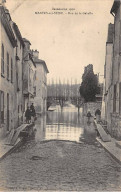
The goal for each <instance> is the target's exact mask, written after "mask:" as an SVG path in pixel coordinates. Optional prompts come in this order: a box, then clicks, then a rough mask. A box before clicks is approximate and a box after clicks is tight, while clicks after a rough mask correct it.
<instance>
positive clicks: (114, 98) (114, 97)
mask: <svg viewBox="0 0 121 195" xmlns="http://www.w3.org/2000/svg"><path fill="white" fill-rule="evenodd" d="M113 112H116V85H114V94H113Z"/></svg>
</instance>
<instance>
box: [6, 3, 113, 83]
mask: <svg viewBox="0 0 121 195" xmlns="http://www.w3.org/2000/svg"><path fill="white" fill-rule="evenodd" d="M113 2H114V0H6V7H7V8H8V9H9V12H10V14H11V17H12V20H13V21H14V22H15V23H16V24H17V25H18V27H19V29H20V32H21V34H22V37H24V38H27V39H28V40H29V41H30V42H31V49H37V50H38V51H39V58H40V59H42V60H44V61H45V62H46V64H47V67H48V69H49V74H48V75H47V76H48V81H50V80H52V78H53V79H54V80H59V79H60V80H61V81H63V80H65V81H66V80H69V81H70V80H72V82H75V80H77V83H81V77H82V74H83V72H84V67H85V66H87V65H88V64H93V69H94V73H95V74H97V73H99V75H100V82H102V81H103V75H104V64H105V51H106V39H107V32H108V24H109V23H114V18H113V16H112V15H111V14H110V10H111V7H112V5H113ZM59 8H61V9H66V10H62V11H60V12H63V14H48V13H49V12H51V13H52V12H54V10H53V9H59ZM70 9H71V10H70ZM72 9H73V10H72ZM57 11H58V10H55V12H57ZM42 12H46V14H43V13H42ZM84 12H86V13H88V14H84Z"/></svg>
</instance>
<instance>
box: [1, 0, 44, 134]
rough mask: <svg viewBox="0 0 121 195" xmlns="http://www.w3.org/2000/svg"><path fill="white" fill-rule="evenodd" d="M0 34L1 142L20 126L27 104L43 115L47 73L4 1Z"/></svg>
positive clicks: (2, 3)
mask: <svg viewBox="0 0 121 195" xmlns="http://www.w3.org/2000/svg"><path fill="white" fill-rule="evenodd" d="M0 32H1V36H0V59H1V64H0V138H4V137H6V136H7V135H9V134H10V135H11V134H12V133H14V130H16V129H17V127H19V126H20V125H21V124H23V123H24V119H25V115H24V113H25V111H26V109H27V106H30V104H31V103H34V104H35V105H36V111H37V110H39V112H40V113H42V112H46V99H47V73H48V69H47V66H46V63H45V62H44V61H43V60H40V59H38V55H39V52H38V51H36V50H35V51H31V49H30V45H31V43H30V41H28V40H27V39H25V38H23V37H22V35H21V32H20V30H19V28H18V26H17V24H16V23H14V22H13V21H12V19H11V16H10V13H9V11H8V10H7V8H6V7H5V1H0ZM36 95H37V97H36ZM35 97H36V98H35Z"/></svg>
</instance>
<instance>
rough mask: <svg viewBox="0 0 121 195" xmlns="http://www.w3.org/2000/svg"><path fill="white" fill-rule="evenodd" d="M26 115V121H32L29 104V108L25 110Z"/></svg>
mask: <svg viewBox="0 0 121 195" xmlns="http://www.w3.org/2000/svg"><path fill="white" fill-rule="evenodd" d="M25 117H26V123H28V124H29V123H30V122H31V111H30V109H29V106H28V107H27V110H26V112H25Z"/></svg>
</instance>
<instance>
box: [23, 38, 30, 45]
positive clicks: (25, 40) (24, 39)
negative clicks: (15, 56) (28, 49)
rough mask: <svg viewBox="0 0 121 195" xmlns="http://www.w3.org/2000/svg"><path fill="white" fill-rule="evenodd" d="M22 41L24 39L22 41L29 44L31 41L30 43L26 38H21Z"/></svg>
mask: <svg viewBox="0 0 121 195" xmlns="http://www.w3.org/2000/svg"><path fill="white" fill-rule="evenodd" d="M23 41H24V42H28V43H29V44H30V45H31V43H30V41H29V40H28V39H26V38H23Z"/></svg>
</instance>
